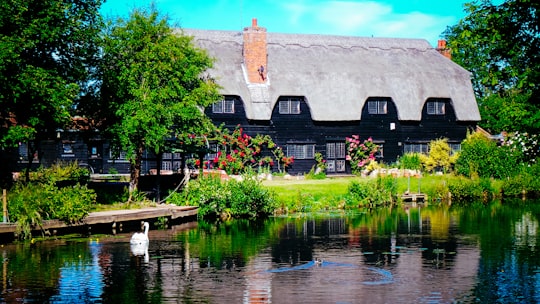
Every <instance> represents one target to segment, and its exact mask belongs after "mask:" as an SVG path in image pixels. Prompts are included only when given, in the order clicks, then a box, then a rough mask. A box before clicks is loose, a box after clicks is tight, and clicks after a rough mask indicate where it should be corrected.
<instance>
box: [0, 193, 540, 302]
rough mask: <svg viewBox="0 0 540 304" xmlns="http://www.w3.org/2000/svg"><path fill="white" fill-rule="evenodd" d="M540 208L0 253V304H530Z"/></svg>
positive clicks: (253, 228)
mask: <svg viewBox="0 0 540 304" xmlns="http://www.w3.org/2000/svg"><path fill="white" fill-rule="evenodd" d="M539 215H540V207H539V205H537V204H533V203H529V204H524V203H522V202H518V203H510V202H505V204H502V203H493V204H491V205H487V206H486V205H481V204H480V205H476V204H472V205H471V206H468V207H467V208H460V207H456V206H453V207H437V206H428V207H423V206H402V207H398V208H388V209H378V210H372V211H369V210H365V211H363V212H359V213H356V214H326V215H324V216H299V217H290V218H285V217H283V218H271V219H268V220H265V221H255V222H252V221H243V220H238V221H233V222H228V223H223V224H220V225H213V224H208V223H204V222H200V223H198V226H193V225H191V226H182V227H175V228H174V230H166V231H159V230H156V229H151V231H150V240H151V241H150V244H149V246H148V248H147V250H146V251H145V252H144V254H142V255H141V254H140V253H139V252H136V253H134V252H133V251H132V248H130V244H129V237H130V234H125V235H119V236H115V237H109V238H100V239H99V240H98V239H95V238H93V239H91V240H88V239H86V240H83V241H75V240H73V241H60V240H57V241H47V242H38V243H35V244H18V245H15V244H12V245H4V246H3V247H2V248H0V252H2V257H3V264H2V267H3V271H2V294H1V298H0V302H55V303H73V302H90V303H91V302H102V303H126V302H133V303H168V302H171V303H178V302H190V303H239V302H243V303H296V302H302V303H303V302H309V303H366V302H368V303H395V302H401V303H403V302H405V303H451V302H460V303H478V302H481V303H484V302H504V303H508V302H511V303H520V302H522V303H536V302H540V292H539V291H538V290H540V289H539V287H540V259H539V253H538V248H537V244H538V241H539V239H538V238H539V235H538V221H539Z"/></svg>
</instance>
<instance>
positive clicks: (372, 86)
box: [184, 30, 480, 121]
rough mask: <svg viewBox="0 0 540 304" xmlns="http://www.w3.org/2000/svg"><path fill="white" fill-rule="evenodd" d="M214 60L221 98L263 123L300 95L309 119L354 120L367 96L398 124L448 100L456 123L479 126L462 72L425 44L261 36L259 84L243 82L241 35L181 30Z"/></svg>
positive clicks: (419, 41)
mask: <svg viewBox="0 0 540 304" xmlns="http://www.w3.org/2000/svg"><path fill="white" fill-rule="evenodd" d="M184 34H187V35H190V36H193V37H194V39H195V42H196V44H198V45H199V46H200V47H201V48H204V49H206V50H207V51H208V53H209V55H210V56H212V57H215V58H216V62H215V65H214V68H213V69H212V70H211V71H210V74H211V76H213V77H214V78H215V79H216V80H217V82H218V83H219V84H220V85H221V86H222V87H223V90H222V94H223V95H238V96H240V97H241V98H242V100H243V101H244V105H245V109H246V115H247V117H248V118H249V119H255V120H269V119H270V118H271V113H272V109H273V107H274V105H275V103H276V102H277V100H278V98H279V96H305V97H306V100H307V103H308V105H309V107H310V110H311V115H312V118H313V120H317V121H353V120H360V119H361V112H362V108H363V106H364V103H365V102H366V100H367V98H368V97H390V98H392V100H393V101H394V103H395V105H396V107H397V111H398V116H399V119H400V120H406V121H419V120H420V119H421V113H422V108H423V106H424V104H425V102H426V100H427V99H428V98H450V99H451V100H452V103H453V106H454V109H455V112H456V117H457V120H459V121H479V120H480V114H479V111H478V106H477V103H476V99H475V96H474V93H473V90H472V86H471V81H470V75H469V72H468V71H466V70H465V69H463V68H462V67H460V66H459V65H457V64H455V63H454V62H452V61H451V60H449V59H448V58H445V57H444V56H442V55H441V54H440V53H439V52H438V51H437V50H436V49H434V48H433V47H432V46H431V45H430V44H429V43H428V42H427V41H426V40H422V39H394V38H367V37H346V36H329V35H300V34H280V33H270V32H269V33H267V51H268V67H267V73H268V74H267V83H266V84H248V82H247V80H246V77H245V73H244V71H243V65H242V62H243V58H242V47H243V42H242V39H243V38H242V32H235V31H209V30H184Z"/></svg>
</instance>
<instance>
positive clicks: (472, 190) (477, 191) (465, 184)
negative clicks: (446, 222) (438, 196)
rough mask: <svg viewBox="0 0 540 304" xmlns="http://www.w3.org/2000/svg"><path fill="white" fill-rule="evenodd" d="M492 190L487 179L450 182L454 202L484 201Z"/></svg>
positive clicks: (453, 180)
mask: <svg viewBox="0 0 540 304" xmlns="http://www.w3.org/2000/svg"><path fill="white" fill-rule="evenodd" d="M490 189H491V184H490V183H489V180H487V179H467V178H455V179H450V180H449V181H448V191H449V192H450V194H451V196H452V202H456V203H463V202H470V201H478V200H484V199H485V198H486V197H487V194H488V193H489V191H490Z"/></svg>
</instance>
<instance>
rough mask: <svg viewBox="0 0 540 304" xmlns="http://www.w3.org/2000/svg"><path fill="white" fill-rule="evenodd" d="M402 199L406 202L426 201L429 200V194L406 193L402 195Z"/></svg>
mask: <svg viewBox="0 0 540 304" xmlns="http://www.w3.org/2000/svg"><path fill="white" fill-rule="evenodd" d="M401 200H402V201H404V202H425V201H427V194H425V193H404V194H403V195H402V196H401Z"/></svg>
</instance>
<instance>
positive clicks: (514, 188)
mask: <svg viewBox="0 0 540 304" xmlns="http://www.w3.org/2000/svg"><path fill="white" fill-rule="evenodd" d="M538 176H540V164H534V165H523V166H522V167H521V171H520V173H519V174H516V175H514V176H512V177H509V178H507V179H505V180H504V181H503V185H502V191H503V194H504V196H506V197H524V196H527V197H536V196H539V195H540V180H539V179H538Z"/></svg>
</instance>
